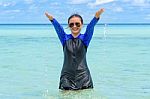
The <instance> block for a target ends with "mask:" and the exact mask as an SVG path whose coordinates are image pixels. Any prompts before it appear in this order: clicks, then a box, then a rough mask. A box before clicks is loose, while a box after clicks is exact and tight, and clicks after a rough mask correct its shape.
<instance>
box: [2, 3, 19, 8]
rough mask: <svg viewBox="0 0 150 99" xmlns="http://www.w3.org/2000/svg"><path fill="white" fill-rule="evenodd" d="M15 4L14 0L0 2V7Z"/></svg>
mask: <svg viewBox="0 0 150 99" xmlns="http://www.w3.org/2000/svg"><path fill="white" fill-rule="evenodd" d="M14 5H16V2H0V6H2V7H8V6H14Z"/></svg>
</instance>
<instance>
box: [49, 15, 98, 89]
mask: <svg viewBox="0 0 150 99" xmlns="http://www.w3.org/2000/svg"><path fill="white" fill-rule="evenodd" d="M51 22H52V24H53V25H54V27H55V30H56V32H57V34H58V37H59V39H60V41H61V43H62V45H63V51H64V63H63V68H62V71H61V77H60V84H59V89H62V90H77V89H86V88H93V82H92V78H91V75H90V71H89V69H88V66H87V62H86V52H87V48H88V45H89V43H90V40H91V38H92V35H93V32H94V26H95V24H96V23H97V22H98V19H97V18H95V17H94V18H93V19H92V21H91V22H90V23H89V24H88V25H87V28H86V32H85V33H84V34H79V36H78V37H76V38H74V37H73V36H72V34H66V33H65V32H64V30H63V28H62V26H61V25H60V24H59V23H58V22H57V21H56V19H53V20H52V21H51Z"/></svg>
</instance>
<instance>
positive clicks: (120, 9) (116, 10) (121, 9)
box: [114, 7, 123, 12]
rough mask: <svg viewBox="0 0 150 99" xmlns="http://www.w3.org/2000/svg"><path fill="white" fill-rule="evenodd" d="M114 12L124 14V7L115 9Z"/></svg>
mask: <svg viewBox="0 0 150 99" xmlns="http://www.w3.org/2000/svg"><path fill="white" fill-rule="evenodd" d="M114 12H123V8H122V7H115V8H114Z"/></svg>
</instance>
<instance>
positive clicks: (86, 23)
mask: <svg viewBox="0 0 150 99" xmlns="http://www.w3.org/2000/svg"><path fill="white" fill-rule="evenodd" d="M60 24H61V25H68V24H67V23H60ZM0 25H52V24H51V23H0ZM84 25H87V23H85V24H84ZM96 25H150V23H98V24H96Z"/></svg>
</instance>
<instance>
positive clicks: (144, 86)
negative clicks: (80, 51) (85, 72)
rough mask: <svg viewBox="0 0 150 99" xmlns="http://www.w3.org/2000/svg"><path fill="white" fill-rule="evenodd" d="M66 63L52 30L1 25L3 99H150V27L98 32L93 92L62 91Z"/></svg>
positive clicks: (91, 53) (109, 27)
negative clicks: (63, 66) (63, 69)
mask: <svg viewBox="0 0 150 99" xmlns="http://www.w3.org/2000/svg"><path fill="white" fill-rule="evenodd" d="M62 26H63V27H64V31H65V32H66V33H67V34H69V33H70V30H69V29H68V28H67V25H66V24H62ZM85 30H86V24H85V25H84V26H83V29H82V31H81V34H82V33H84V32H85ZM63 58H64V57H63V48H62V45H61V43H60V41H59V39H58V37H57V34H56V32H55V30H54V27H53V26H52V25H51V24H0V99H150V24H97V25H96V26H95V30H94V34H93V38H92V40H91V42H90V44H89V47H88V50H87V63H88V67H89V70H90V72H91V76H92V79H93V83H94V88H93V89H85V90H77V91H62V90H59V89H58V86H59V79H60V72H61V69H62V64H63Z"/></svg>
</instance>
